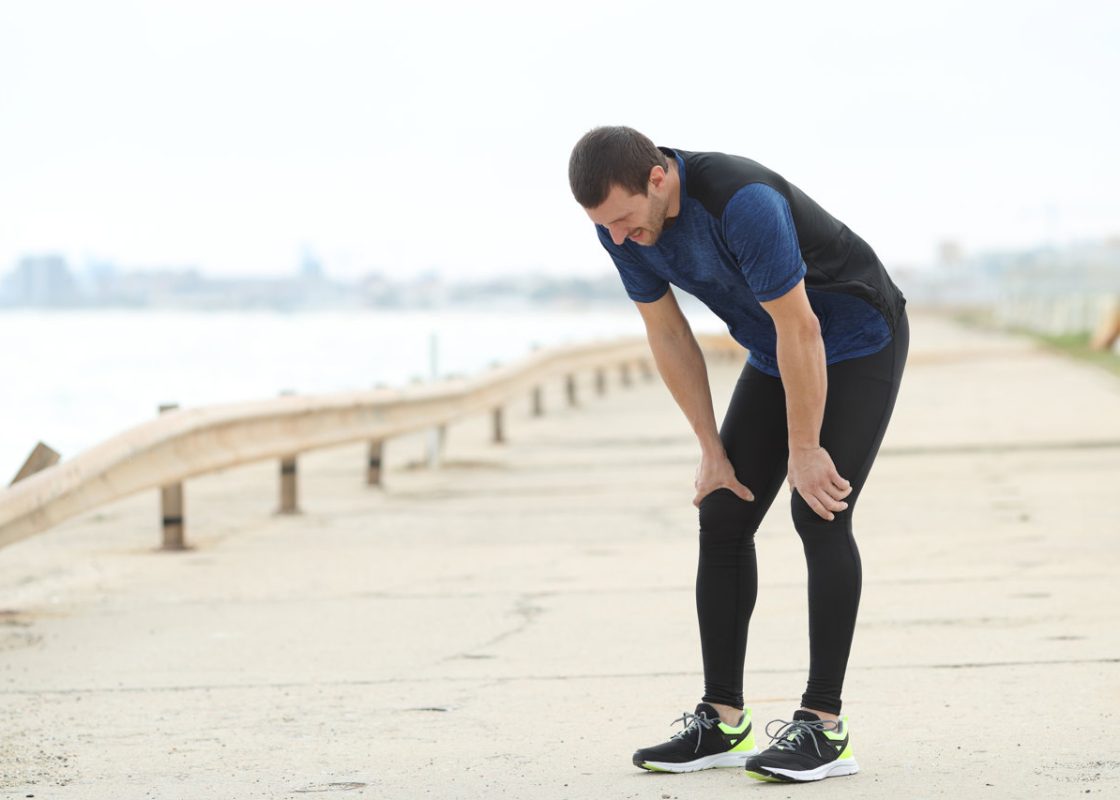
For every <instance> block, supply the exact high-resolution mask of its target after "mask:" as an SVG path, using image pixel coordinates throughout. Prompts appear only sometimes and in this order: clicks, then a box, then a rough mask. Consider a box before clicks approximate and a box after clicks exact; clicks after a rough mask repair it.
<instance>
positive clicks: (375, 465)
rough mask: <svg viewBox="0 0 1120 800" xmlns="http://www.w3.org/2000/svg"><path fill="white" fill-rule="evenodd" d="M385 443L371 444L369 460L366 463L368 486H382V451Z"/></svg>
mask: <svg viewBox="0 0 1120 800" xmlns="http://www.w3.org/2000/svg"><path fill="white" fill-rule="evenodd" d="M383 444H384V443H383V442H370V443H369V458H368V460H367V461H366V485H367V486H380V485H381V451H382V445H383Z"/></svg>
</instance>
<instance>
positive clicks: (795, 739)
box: [766, 719, 840, 758]
mask: <svg viewBox="0 0 1120 800" xmlns="http://www.w3.org/2000/svg"><path fill="white" fill-rule="evenodd" d="M775 724H777V725H780V726H781V727H780V728H778V732H777V733H770V727H771V726H772V725H775ZM839 727H840V725H839V723H837V722H834V721H833V720H830V719H822V720H809V719H797V720H794V721H793V722H786V721H785V720H784V719H774V720H770V722H768V723H766V735H767V736H769V737H770V746H771V747H773V748H775V749H777V750H793V749H794V748H795V746H796V745H799V744H801V737H802V736H804V735H805V734H806V733H807V734H809V740H810V741H811V742H812V743H813V747H814V748H815V749H816V751H817V756H818V757H821V758H823V757H824V756H823V754H822V753H821V746H820V745H819V744H817V737H816V735H815V734H814V733H813V731H820V732H821V733H824V732H825V731H835V730H837V729H839Z"/></svg>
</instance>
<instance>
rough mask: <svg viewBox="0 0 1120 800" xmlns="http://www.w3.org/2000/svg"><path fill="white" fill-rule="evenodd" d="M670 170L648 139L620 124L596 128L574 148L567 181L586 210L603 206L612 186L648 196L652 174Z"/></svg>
mask: <svg viewBox="0 0 1120 800" xmlns="http://www.w3.org/2000/svg"><path fill="white" fill-rule="evenodd" d="M655 166H661V167H662V168H663V169H668V168H669V161H668V159H666V158H665V154H664V153H662V152H661V151H660V150H658V149H657V146H656V145H654V143H653V142H652V141H650V140H649V139H648V138H647V137H645V136H643V135H642V134H640V133H638V132H637V131H636V130H634V129H633V128H627V127H624V126H621V125H618V126H604V127H601V128H593V129H592V130H590V131H588V132H587V133H585V134H584V135H583V137H582V138H581V139H580V140H579V141H578V142H576V146H575V147H573V148H572V157H571V159H569V161H568V182H569V183H570V184H571V186H572V194H573V195H575V198H576V202H577V203H579V204H580V205H581V206H583V207H584V208H596V207H597V206H599V205H602V203H603V201H604V200H606V199H607V195H608V194H610V192H611V187H612V186H621V187H622V188H623V189H625V190H626V191H628V192H630V193H631V194H640V195H642V196H645V195H646V194H647V193H648V191H649V171H650V170H651V169H653V168H654V167H655Z"/></svg>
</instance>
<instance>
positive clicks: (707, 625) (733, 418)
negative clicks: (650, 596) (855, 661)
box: [696, 314, 910, 714]
mask: <svg viewBox="0 0 1120 800" xmlns="http://www.w3.org/2000/svg"><path fill="white" fill-rule="evenodd" d="M909 337H910V334H909V327H908V323H907V320H906V316H905V314H903V316H902V318H901V319H900V320H899V323H898V325H897V327H896V330H895V336H894V339H893V341H892V342H891V343H890V344H889V345H887V347H886V348H884V349H883V350H881V351H879V352H878V353H874V354H873V355H870V356H864V357H863V358H856V359H852V360H849V361H842V362H839V363H837V364H833V365H831V366H829V367H828V396H827V400H826V401H825V409H824V421H823V424H822V426H821V446H822V447H824V449H825V450H827V451H828V453H829V455H831V456H832V460H833V463H835V465H836V469H837V471H838V472H839V473H840V475H841V476H842V477H844V478H847V479H848V480H849V481H850V482H851V484H852V493H851V495H849V496H848V498H847V503H848V508H847V509H846V510H845V511H842V512H839V513H837V514H836V515H835V519H834V520H833V521H832V522H827V521H825V520H823V519H821V518H820V517H818V516H817V515H816V514H815V513H814V512H813V510H812V509H811V508H809V506H808V505H807V504H806V503H805V501H804V500H802V499H801V495H799V494H798V493H797V492H793V493H792V499H791V502H790V510H791V512H792V514H793V523H794V527H796V529H797V533H798V535H799V536H800V537H801V543H802V546H803V548H804V550H805V561H806V563H807V565H808V572H809V681H808V685H807V687H806V689H805V693H804V695H802V698H801V703H802V705H803V706H804V707H805V708H813V709H818V710H821V711H828V712H831V713H834V714H838V713H840V692H841V688H842V686H843V683H844V671H845V669H846V668H847V665H848V654H849V652H850V651H851V646H852V635H853V633H854V631H855V624H856V611H857V610H858V608H859V597H860V587H861V581H862V573H861V568H860V559H859V550H858V549H857V548H856V541H855V538H854V537H853V535H852V515H853V514H854V513H855V509H856V503H857V501H858V500H859V495H860V491H861V490H862V489H863V485H864V483H865V481H866V480H867V476H868V473H870V471H871V465H872V463H873V462H874V461H875V455H876V453H878V451H879V445H880V443H881V442H882V440H883V434H884V433H885V432H886V429H887V422H888V421H889V420H890V417H891V411H892V410H893V408H894V402H895V398H896V397H897V395H898V386H899V382H900V380H901V378H902V369H903V366H904V365H905V363H906V353H907V348H908V345H909ZM720 438H721V439H722V440H723V446H724V449H725V450H726V451H727V455H728V457H729V458H730V460H731V464H732V465H733V466H734V468H735V475H736V477H737V478H738V479H739V481H740V482H741V483H743V484H744V485H746V486H747V487H748V488H749V489H750V490H751V491H752V492H753V493H754V496H755V500H754V501H753V502H746V501H744V500H740V499H739V498H738V497H736V496H735V495H734V494H732V492H731V491H730V490H729V489H718V490H716V491H715V492H712V493H711V494H709V495H708V496H707V497H705V498H704V499H703V500H702V501H701V503H700V560H699V566H698V569H697V574H696V610H697V615H698V616H699V619H700V641H701V645H702V649H703V656H704V701H705V702H708V703H723V704H725V705H729V706H734V707H736V708H742V707H743V665H744V659H745V657H746V649H747V628H748V624H749V622H750V618H751V612H752V611H753V610H754V604H755V597H756V596H757V593H758V568H757V562H756V560H755V548H754V534H755V531H756V530H757V529H758V526H759V523H761V522H762V518H763V516H764V515H765V514H766V511H767V510H768V509H769V508H770V505H771V503H773V502H774V498H775V497H776V496H777V494H778V491H779V490H780V489H781V488H782V485H783V484H784V482H785V477H786V468H787V460H788V457H789V456H788V443H787V434H786V403H785V392H784V391H783V389H782V382H781V380H780V379H779V378H775V377H772V376H770V375H767V374H765V373H763V372H760V371H759V370H756V369H755V368H754V367H751V366H749V365H748V366H746V367H745V368H744V369H743V374H742V375H741V376H740V378H739V381H738V383H737V384H736V386H735V390H734V392H733V394H732V397H731V402H730V405H729V406H728V409H727V415H726V416H725V417H724V420H723V425H722V427H721V429H720Z"/></svg>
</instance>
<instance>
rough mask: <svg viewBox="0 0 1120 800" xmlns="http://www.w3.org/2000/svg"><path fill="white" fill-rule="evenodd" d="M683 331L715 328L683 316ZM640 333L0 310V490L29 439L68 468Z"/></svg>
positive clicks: (487, 322)
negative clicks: (138, 439)
mask: <svg viewBox="0 0 1120 800" xmlns="http://www.w3.org/2000/svg"><path fill="white" fill-rule="evenodd" d="M686 313H687V314H688V317H689V320H690V322H691V324H692V327H693V329H694V330H696V331H697V332H715V331H719V330H725V328H723V327H722V324H721V323H720V322H719V320H718V319H716V318H715V317H714V316H711V315H710V314H709V313H707V311H706V309H696V308H691V309H688V310H687V312H686ZM643 332H644V328H643V326H642V322H641V317H640V316H639V315H638V313H637V311H636V310H635V309H634V308H633V307H632V306H628V305H621V306H619V307H618V308H617V309H616V308H611V307H608V308H605V309H597V310H577V309H571V310H567V309H559V310H558V309H554V308H533V307H519V308H513V309H502V310H493V309H489V310H448V309H438V310H379V309H367V310H345V311H341V310H340V311H297V312H279V311H263V310H262V311H168V310H117V309H112V310H109V309H89V310H84V309H83V310H32V309H16V310H3V311H0V487H2V486H5V485H7V483H8V482H9V481H10V480H11V478H12V477H13V476H14V475H15V473H16V472H17V471H18V469H19V468H20V466H21V465H22V464H23V462H24V460H25V459H26V458H27V456H28V455H29V454H30V452H31V450H32V448H33V447H34V446H35V443H36V442H38V441H43V442H45V443H46V444H47V445H49V446H50V447H52V448H53V449H55V450H56V451H58V452H59V453H60V454H61V455H62V457H63V459H64V460H65V459H69V458H72V457H73V456H75V455H76V454H78V453H80V452H82V451H83V450H85V449H86V448H89V447H91V446H93V445H95V444H97V443H99V442H101V441H104V440H105V439H108V438H109V437H111V436H114V435H116V434H118V433H121V432H123V431H125V430H127V429H129V428H131V427H133V426H135V425H138V424H140V423H141V422H144V421H146V420H148V419H150V418H152V417H153V416H155V415H156V414H157V410H158V407H159V405H160V404H161V403H178V404H179V405H180V406H181V407H198V406H206V405H213V404H217V403H229V402H239V401H248V400H260V399H266V398H270V397H275V396H277V395H279V394H280V393H281V392H287V391H290V392H295V393H298V394H316V393H326V392H334V391H343V390H361V389H370V388H373V387H374V386H377V385H385V386H405V385H408V384H410V383H413V382H415V381H430V380H439V379H441V378H443V377H446V376H449V375H470V374H473V373H477V372H479V371H481V370H484V369H486V368H488V367H489V366H490V365H492V364H494V363H509V362H511V361H515V360H517V359H520V358H523V357H525V356H527V355H529V354H530V353H531V352H532V351H533V350H534V349H535V348H541V347H552V346H556V345H561V344H571V343H582V342H590V341H609V340H612V339H615V338H618V337H623V336H640V335H642V334H643Z"/></svg>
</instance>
